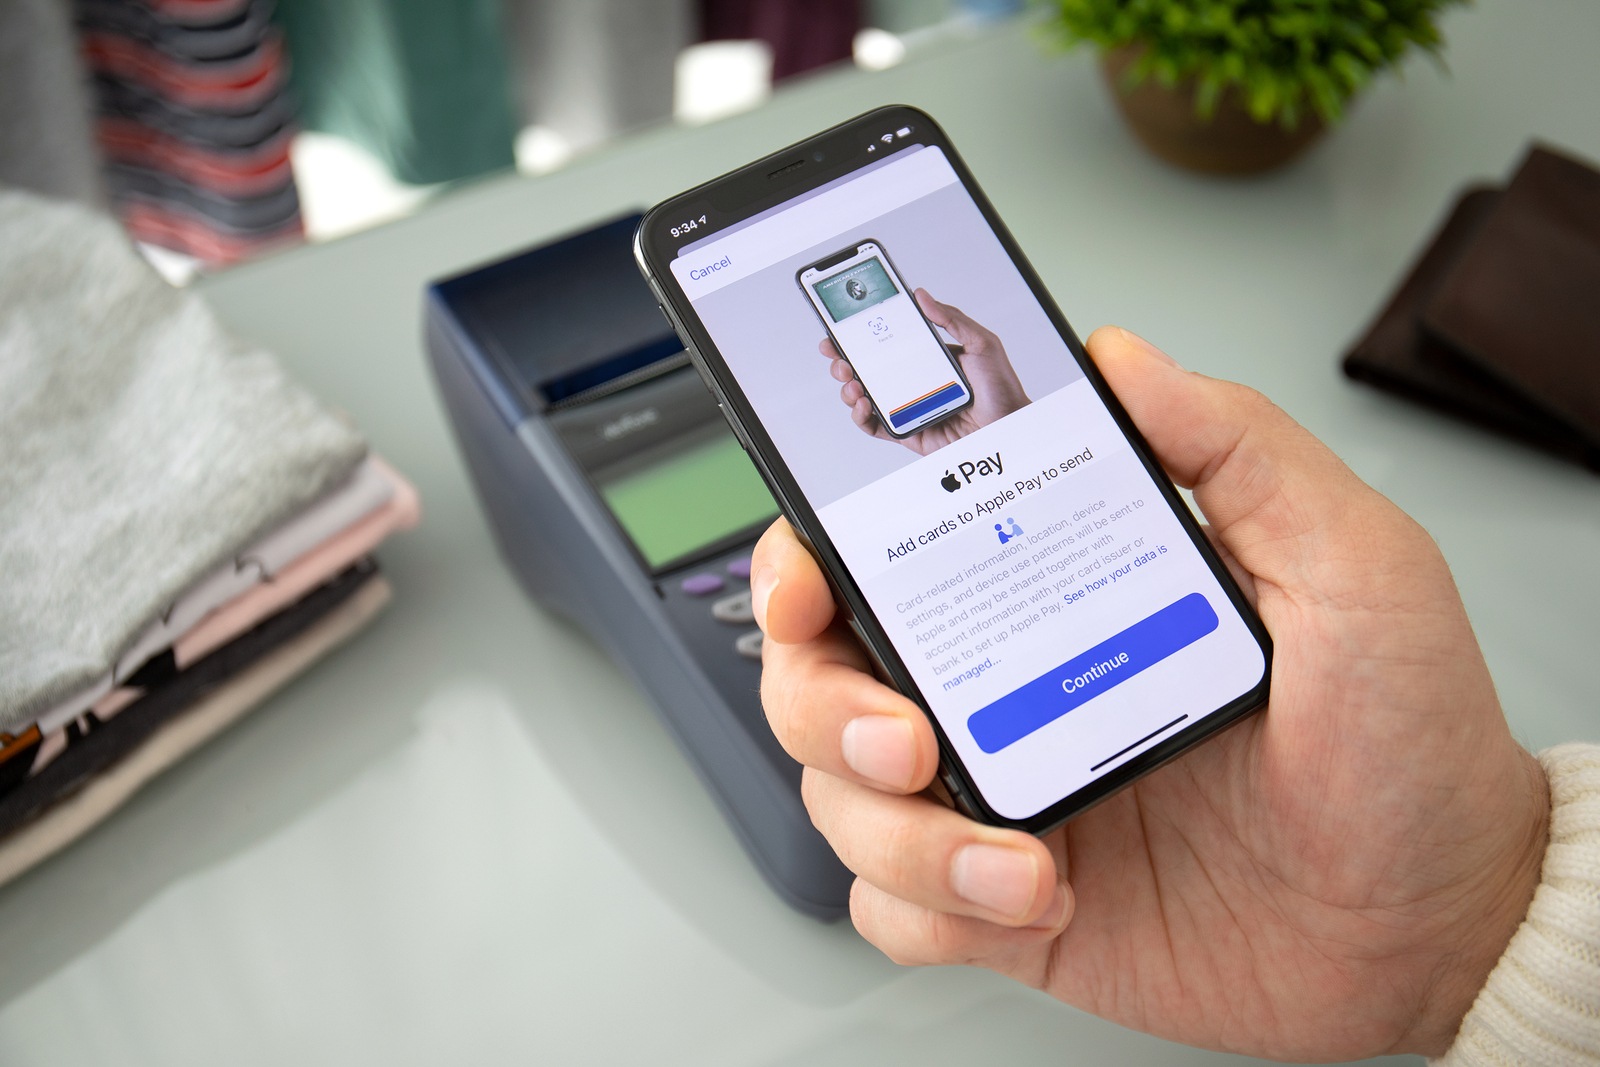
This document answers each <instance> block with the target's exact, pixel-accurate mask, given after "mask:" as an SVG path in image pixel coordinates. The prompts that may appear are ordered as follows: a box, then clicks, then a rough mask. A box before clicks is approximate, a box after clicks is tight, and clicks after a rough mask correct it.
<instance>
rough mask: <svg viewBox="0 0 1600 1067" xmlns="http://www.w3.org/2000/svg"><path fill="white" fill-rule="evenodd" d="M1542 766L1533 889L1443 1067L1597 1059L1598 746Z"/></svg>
mask: <svg viewBox="0 0 1600 1067" xmlns="http://www.w3.org/2000/svg"><path fill="white" fill-rule="evenodd" d="M1539 762H1540V763H1541V764H1542V765H1543V766H1544V770H1545V774H1546V775H1548V776H1549V778H1550V807H1551V811H1550V844H1549V847H1548V848H1547V849H1546V850H1545V854H1544V867H1543V869H1542V871H1541V872H1540V881H1539V888H1538V890H1537V891H1536V892H1535V893H1534V895H1533V903H1532V904H1530V905H1529V906H1528V917H1527V918H1526V919H1524V920H1523V921H1522V925H1521V926H1520V927H1518V928H1517V932H1516V934H1515V935H1514V936H1513V937H1512V938H1511V943H1510V944H1509V945H1507V946H1506V951H1505V955H1503V956H1501V957H1500V962H1499V963H1497V964H1496V965H1495V968H1494V970H1493V971H1491V972H1490V973H1489V980H1488V982H1487V983H1485V984H1484V987H1483V990H1482V992H1480V993H1479V994H1478V999H1477V1000H1476V1001H1475V1002H1474V1003H1473V1005H1472V1010H1471V1011H1469V1012H1468V1013H1467V1017H1466V1018H1465V1019H1463V1020H1462V1022H1461V1029H1460V1031H1459V1032H1458V1033H1457V1034H1456V1040H1455V1044H1454V1045H1452V1046H1451V1047H1450V1051H1449V1052H1447V1053H1445V1055H1444V1057H1443V1058H1442V1059H1439V1060H1435V1061H1433V1062H1434V1063H1435V1064H1439V1065H1442V1067H1491V1065H1492V1067H1512V1065H1515V1067H1522V1065H1524V1064H1528V1065H1534V1064H1537V1065H1539V1067H1558V1065H1565V1064H1572V1065H1575V1067H1577V1065H1584V1067H1588V1065H1600V745H1561V746H1560V747H1558V748H1552V749H1549V750H1548V751H1546V752H1543V753H1541V754H1540V756H1539Z"/></svg>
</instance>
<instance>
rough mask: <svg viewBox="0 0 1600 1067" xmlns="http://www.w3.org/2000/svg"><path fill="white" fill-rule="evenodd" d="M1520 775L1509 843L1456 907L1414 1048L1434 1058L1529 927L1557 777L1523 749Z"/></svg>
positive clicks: (1512, 789)
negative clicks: (1552, 785) (1549, 775)
mask: <svg viewBox="0 0 1600 1067" xmlns="http://www.w3.org/2000/svg"><path fill="white" fill-rule="evenodd" d="M1517 756H1518V763H1519V765H1520V774H1518V775H1514V776H1513V777H1512V782H1513V783H1514V784H1513V785H1511V786H1509V787H1508V791H1507V792H1508V796H1506V797H1505V798H1504V799H1506V800H1508V801H1509V803H1508V804H1507V805H1506V807H1507V819H1506V829H1507V834H1506V836H1505V838H1504V841H1505V843H1504V845H1503V846H1502V847H1501V848H1500V849H1499V850H1498V852H1497V855H1496V858H1495V860H1494V861H1492V862H1488V863H1485V864H1483V865H1482V867H1481V868H1480V870H1479V878H1478V879H1477V884H1476V885H1475V886H1474V887H1473V891H1472V892H1470V893H1468V894H1466V895H1465V896H1464V898H1463V901H1462V902H1461V903H1460V904H1458V905H1457V906H1456V907H1455V908H1454V909H1452V910H1453V911H1454V913H1455V923H1454V924H1453V925H1454V930H1453V931H1452V932H1451V933H1450V934H1449V935H1447V936H1446V937H1444V938H1441V944H1443V945H1444V946H1445V948H1444V952H1443V955H1442V956H1441V958H1440V960H1439V962H1438V965H1437V968H1436V971H1435V974H1434V976H1433V980H1432V982H1431V983H1430V986H1429V990H1428V993H1427V995H1426V997H1425V999H1424V1004H1423V1007H1422V1010H1421V1011H1420V1012H1419V1013H1418V1020H1417V1024H1416V1026H1415V1027H1413V1029H1412V1040H1411V1041H1409V1042H1407V1044H1408V1046H1409V1047H1410V1048H1411V1049H1412V1050H1414V1051H1417V1052H1421V1053H1423V1054H1425V1055H1429V1056H1439V1055H1441V1054H1443V1053H1444V1052H1445V1050H1447V1049H1448V1048H1450V1046H1451V1043H1452V1042H1453V1041H1454V1040H1455V1038H1456V1035H1457V1033H1458V1031H1459V1030H1460V1029H1461V1025H1462V1020H1463V1019H1464V1018H1465V1017H1466V1016H1467V1013H1468V1012H1469V1011H1470V1010H1471V1009H1472V1007H1473V1005H1474V1003H1475V1002H1476V1001H1477V999H1478V996H1479V994H1480V992H1481V991H1482V990H1483V988H1484V986H1485V984H1486V982H1487V981H1488V979H1489V976H1490V974H1491V973H1492V972H1493V971H1494V969H1495V967H1496V966H1497V965H1498V964H1499V962H1500V960H1501V958H1502V957H1503V956H1505V954H1506V950H1507V948H1508V946H1509V945H1510V944H1511V942H1512V939H1513V937H1515V936H1516V934H1517V931H1518V930H1519V929H1520V928H1521V927H1522V925H1523V922H1524V920H1525V919H1526V917H1527V915H1528V909H1529V907H1530V905H1531V904H1532V902H1533V899H1534V895H1535V893H1536V892H1537V891H1538V888H1539V883H1540V875H1541V871H1542V869H1543V864H1544V858H1545V853H1546V849H1547V847H1548V844H1549V840H1550V819H1551V791H1550V782H1549V779H1548V778H1547V776H1546V774H1545V770H1544V768H1543V767H1542V766H1541V765H1540V763H1539V760H1538V759H1537V758H1535V757H1534V756H1533V755H1532V754H1531V753H1529V752H1527V751H1525V750H1523V749H1522V748H1520V746H1519V747H1518V748H1517Z"/></svg>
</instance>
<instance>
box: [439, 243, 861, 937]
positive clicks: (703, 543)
mask: <svg viewBox="0 0 1600 1067" xmlns="http://www.w3.org/2000/svg"><path fill="white" fill-rule="evenodd" d="M638 222H639V216H637V215H635V216H630V217H627V218H621V219H617V220H615V221H613V222H610V223H607V224H605V225H602V226H599V227H597V228H595V229H591V230H588V231H585V232H583V233H579V234H576V235H574V236H571V237H568V238H566V239H565V240H562V241H558V242H556V243H554V244H551V245H546V246H544V247H541V248H536V249H533V250H531V251H528V252H524V253H522V254H520V255H517V256H514V257H512V258H510V259H507V260H503V261H501V262H499V263H494V264H490V265H488V266H485V267H481V268H479V269H476V270H472V271H469V272H467V273H465V274H461V275H458V276H456V277H453V278H448V279H445V280H443V281H439V282H436V283H434V284H433V285H432V286H430V287H429V289H428V292H427V302H426V330H427V348H428V356H429V360H430V362H431V364H432V368H433V373H434V377H435V379H436V381H437V384H438V387H439V392H440V395H441V396H442V397H443V399H444V402H445V407H446V409H447V410H448V412H449V415H450V421H451V423H452V425H453V428H454V431H455V436H456V440H457V442H458V443H459V445H460V448H461V451H462V454H463V455H464V457H465V459H466V461H467V468H468V470H469V471H470V472H471V476H472V480H473V483H474V486H475V487H476V489H477V493H478V498H479V500H480V501H481V502H482V504H483V507H484V510H485V511H486V512H487V513H488V516H489V519H490V525H491V527H492V528H493V530H494V534H495V538H496V541H497V542H498V544H499V547H500V551H501V554H502V555H503V556H504V557H505V559H506V561H507V562H508V563H509V564H510V565H511V569H512V570H513V571H514V572H515V573H516V575H517V577H518V578H519V579H520V580H521V582H522V584H523V586H524V588H525V589H526V590H527V592H528V593H529V594H530V595H531V596H532V597H533V598H534V599H535V600H537V601H539V602H540V603H542V604H545V605H548V606H549V607H551V608H553V609H555V610H556V611H558V612H560V613H561V614H563V615H565V616H567V617H569V618H570V619H572V620H573V621H574V622H576V623H577V624H578V625H579V626H581V627H583V629H585V630H586V631H587V632H588V633H589V634H590V635H591V636H593V637H594V638H595V640H597V641H599V642H600V644H601V645H602V646H603V647H604V648H605V649H606V650H607V652H609V653H610V655H611V656H612V657H613V659H615V660H616V662H617V663H618V664H619V665H621V666H622V667H623V668H624V669H625V670H626V671H627V672H628V673H629V674H630V675H631V676H632V677H633V679H634V681H635V682H637V684H638V685H639V687H640V688H641V689H643V690H644V691H645V692H646V693H648V694H649V695H650V697H651V699H652V700H653V701H654V703H655V705H656V707H657V709H658V710H659V711H660V713H661V716H662V718H663V720H664V721H665V722H666V724H667V726H668V728H669V729H670V730H671V731H672V733H673V735H674V736H675V737H676V738H677V740H678V743H679V745H680V746H681V747H682V749H683V751H684V753H685V754H686V755H687V756H688V757H689V760H690V762H691V763H692V764H693V766H694V768H695V770H696V771H697V772H698V773H699V775H700V777H701V779H702V780H703V781H704V782H705V784H706V786H707V787H708V788H709V789H710V791H711V794H712V796H713V797H714V798H715V799H716V801H717V803H718V805H719V806H720V807H721V809H722V811H723V813H724V814H725V815H726V816H727V818H728V821H729V822H730V823H731V824H732V825H733V828H734V829H735V831H736V832H737V833H738V835H739V837H740V840H741V841H742V842H743V844H744V846H745V848H746V849H747V850H748V851H749V853H750V855H751V856H752V857H753V858H754V860H755V862H756V864H757V866H758V867H759V868H760V869H761V871H762V873H763V874H765V875H766V877H767V879H768V880H769V881H770V882H771V883H772V885H773V886H774V888H776V889H777V890H778V892H779V893H780V894H781V895H782V896H783V897H784V899H785V900H787V901H788V902H789V903H790V904H791V905H793V906H794V907H796V908H798V909H799V910H801V911H804V912H807V913H809V914H812V915H815V916H818V917H822V918H834V917H836V916H839V915H842V914H843V913H844V911H845V910H846V907H847V900H848V896H849V889H850V882H851V875H850V873H849V872H848V871H847V870H846V869H845V868H844V866H843V865H842V864H841V863H840V862H839V861H838V859H837V858H836V857H835V856H834V855H833V852H832V850H831V849H830V848H829V847H828V845H827V842H826V841H824V840H823V838H822V836H821V835H820V834H819V833H817V831H816V829H815V828H813V827H812V825H811V820H810V817H809V816H808V815H807V814H806V811H805V808H804V807H803V806H802V804H801V801H800V766H799V764H797V763H795V762H794V761H793V760H792V759H790V758H789V756H788V754H786V753H785V752H784V751H783V749H782V748H781V747H779V745H778V743H777V741H776V740H775V739H774V738H773V736H772V734H771V732H770V731H769V730H768V728H767V725H766V722H765V719H764V717H763V714H762V711H761V704H760V696H759V692H758V687H759V684H760V677H761V631H760V630H758V629H756V626H755V620H754V617H753V616H752V614H751V610H750V583H749V578H750V552H751V549H752V548H753V547H754V545H755V541H756V538H757V537H758V536H759V535H760V533H761V531H762V530H763V529H765V528H766V526H767V525H768V524H769V523H770V522H771V521H772V519H773V518H774V517H775V516H776V515H777V514H778V509H777V506H776V505H775V504H774V503H773V501H772V497H771V496H770V495H769V494H768V492H767V489H766V487H765V485H764V484H763V483H762V480H761V476H760V475H759V474H758V473H757V472H756V469H755V467H754V466H753V465H752V464H751V462H750V460H749V459H748V458H747V457H746V456H745V454H744V451H743V449H742V448H741V447H740V445H739V442H738V440H737V439H736V438H735V437H734V436H733V434H732V432H730V430H729V428H728V425H727V424H726V422H725V421H724V420H723V418H722V416H721V413H720V412H719V410H718V408H717V404H716V401H715V399H713V397H712V396H711V394H710V393H709V392H708V391H707V390H706V388H705V386H704V385H703V384H702V383H701V381H700V377H699V375H698V374H697V373H696V371H695V370H694V368H693V367H692V366H691V365H690V363H689V360H688V357H687V355H686V354H685V353H684V351H683V346H682V344H681V343H680V342H679V341H678V338H677V336H676V335H675V334H674V333H673V331H672V328H671V327H670V326H669V325H668V324H667V322H666V320H665V318H664V317H663V315H662V313H661V311H660V310H659V309H658V308H657V307H656V304H655V300H654V298H653V297H652V296H651V294H650V291H649V289H648V287H647V286H646V285H645V282H644V281H643V279H642V278H641V277H640V276H639V273H638V269H637V268H636V267H635V266H634V263H633V254H632V245H631V242H632V238H633V232H634V228H635V227H636V226H637V225H638Z"/></svg>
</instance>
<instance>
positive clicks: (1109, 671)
mask: <svg viewBox="0 0 1600 1067" xmlns="http://www.w3.org/2000/svg"><path fill="white" fill-rule="evenodd" d="M1216 628H1217V613H1216V612H1215V611H1213V610H1212V608H1211V605H1210V604H1209V603H1208V602H1207V601H1206V598H1205V597H1203V596H1201V595H1200V594H1199V593H1190V594H1189V595H1188V596H1186V597H1184V598H1183V599H1182V600H1178V601H1175V602H1173V603H1171V604H1168V605H1167V606H1166V607H1164V608H1162V609H1161V610H1160V611H1158V612H1156V613H1155V614H1154V615H1151V616H1150V617H1149V618H1146V619H1141V620H1140V621H1139V622H1136V623H1134V624H1133V625H1132V626H1130V627H1128V628H1127V629H1126V630H1123V631H1122V632H1121V633H1119V634H1117V635H1116V636H1114V637H1110V638H1107V639H1106V640H1104V641H1102V642H1100V643H1099V644H1098V645H1095V646H1094V647H1093V648H1091V649H1089V650H1088V651H1087V652H1084V653H1083V654H1082V655H1079V656H1074V657H1073V658H1072V659H1069V660H1068V661H1067V662H1065V663H1063V664H1062V665H1061V666H1059V667H1057V668H1055V669H1054V670H1051V671H1048V672H1046V673H1045V674H1043V675H1041V676H1040V677H1038V678H1035V679H1034V680H1033V681H1031V682H1029V683H1027V684H1026V685H1024V686H1022V687H1021V688H1019V689H1016V690H1013V691H1012V692H1010V693H1008V694H1006V695H1005V696H1003V697H1001V698H1000V699H999V700H997V701H995V702H994V703H993V704H990V705H988V706H987V707H983V708H980V709H978V710H977V711H975V712H973V713H972V715H971V717H970V718H968V719H967V729H968V730H970V731H971V732H972V739H973V740H974V741H976V742H978V747H979V748H981V749H983V750H984V751H985V752H999V751H1000V750H1001V749H1002V748H1005V747H1006V746H1007V745H1009V744H1012V743H1014V742H1016V741H1020V740H1022V739H1023V738H1024V737H1027V736H1028V735H1029V734H1031V733H1033V732H1034V731H1035V730H1038V729H1040V728H1041V727H1043V726H1047V725H1049V724H1050V723H1052V722H1055V721H1056V720H1057V719H1059V718H1061V716H1063V715H1065V714H1066V713H1067V712H1069V711H1071V710H1072V709H1073V708H1076V707H1079V706H1081V705H1083V704H1086V703H1088V702H1089V701H1091V700H1093V699H1094V698H1095V697H1097V696H1099V695H1100V694H1101V693H1104V692H1105V691H1106V690H1108V689H1111V688H1112V687H1113V686H1117V685H1120V684H1122V683H1123V682H1124V681H1126V680H1127V679H1129V678H1132V677H1133V676H1134V675H1136V674H1138V673H1139V672H1140V671H1143V670H1145V669H1146V668H1148V667H1153V666H1155V665H1156V664H1157V663H1160V662H1161V661H1162V660H1164V659H1166V658H1167V657H1168V656H1170V655H1172V654H1173V653H1175V652H1177V651H1179V650H1180V649H1183V648H1187V647H1188V646H1189V645H1192V644H1194V643H1195V642H1196V641H1198V640H1200V639H1201V638H1202V637H1204V636H1206V635H1207V634H1209V633H1210V632H1211V631H1213V630H1215V629H1216Z"/></svg>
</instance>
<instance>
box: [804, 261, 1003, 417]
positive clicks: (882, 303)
mask: <svg viewBox="0 0 1600 1067" xmlns="http://www.w3.org/2000/svg"><path fill="white" fill-rule="evenodd" d="M798 281H799V283H800V288H801V289H803V290H804V291H805V292H806V294H807V295H808V296H809V297H810V298H811V301H812V304H813V305H814V306H815V307H816V310H817V315H818V316H819V317H820V318H821V319H822V323H823V326H824V327H825V328H826V329H827V331H828V336H829V339H830V340H831V342H832V344H833V350H834V352H836V353H838V354H839V355H840V356H841V357H842V358H843V359H844V360H845V361H846V362H847V363H848V364H849V366H850V368H851V370H852V372H853V374H854V375H855V377H856V379H857V380H858V381H859V382H860V383H861V386H862V391H863V394H864V395H865V396H866V397H867V398H868V400H869V402H870V404H871V406H872V408H873V411H874V414H875V415H876V417H877V420H878V423H879V424H880V425H882V426H883V427H885V428H886V429H887V431H888V432H889V434H890V436H892V437H897V438H901V437H909V436H910V435H912V434H914V433H916V432H917V431H919V430H921V429H923V428H924V427H927V426H930V425H932V424H933V423H936V422H939V421H940V420H941V419H944V418H947V417H949V416H950V415H953V414H955V413H956V412H957V411H960V410H961V409H962V408H964V407H966V406H967V405H969V404H971V403H972V390H971V389H969V388H968V386H967V383H966V381H965V380H964V379H963V378H962V376H961V371H960V369H959V368H958V367H957V366H956V362H955V360H954V359H953V358H952V357H951V355H950V353H949V351H948V350H947V349H946V348H945V346H944V344H943V343H942V342H941V341H940V340H939V337H938V335H937V334H935V333H934V332H933V327H932V325H931V324H930V323H929V322H928V320H927V319H926V318H925V317H924V316H923V313H922V309H921V308H919V307H918V306H917V304H916V302H915V300H914V299H913V298H912V295H911V293H910V291H909V290H907V288H906V286H905V282H904V281H903V280H901V279H899V278H898V277H897V276H896V274H895V272H894V268H893V266H892V265H891V264H890V263H889V262H888V257H887V256H886V255H885V253H884V252H883V250H882V249H881V248H880V247H879V245H878V244H877V242H875V241H863V242H861V243H859V244H855V245H852V246H851V247H849V248H847V249H845V250H844V251H843V252H841V253H839V254H837V255H834V256H829V257H827V258H826V259H823V260H821V261H820V262H817V263H813V264H811V265H810V266H808V267H805V268H803V269H802V270H801V271H800V273H799V276H798Z"/></svg>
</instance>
